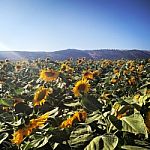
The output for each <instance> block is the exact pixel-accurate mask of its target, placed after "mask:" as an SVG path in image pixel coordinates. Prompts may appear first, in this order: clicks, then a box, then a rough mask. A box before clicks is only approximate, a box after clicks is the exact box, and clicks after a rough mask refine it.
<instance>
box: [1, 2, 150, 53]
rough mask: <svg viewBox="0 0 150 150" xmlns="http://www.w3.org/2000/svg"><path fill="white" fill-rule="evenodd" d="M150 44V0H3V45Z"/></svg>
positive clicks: (48, 48)
mask: <svg viewBox="0 0 150 150" xmlns="http://www.w3.org/2000/svg"><path fill="white" fill-rule="evenodd" d="M67 48H76V49H85V50H88V49H101V48H108V49H111V48H113V49H150V0H0V50H1V51H3V50H30V51H39V50H43V51H54V50H61V49H67Z"/></svg>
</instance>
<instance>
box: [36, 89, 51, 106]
mask: <svg viewBox="0 0 150 150" xmlns="http://www.w3.org/2000/svg"><path fill="white" fill-rule="evenodd" d="M51 93H53V89H52V88H44V87H43V86H42V87H39V88H38V89H37V91H36V92H35V95H34V99H33V104H34V106H36V105H42V104H44V103H45V100H46V98H47V97H48V94H51Z"/></svg>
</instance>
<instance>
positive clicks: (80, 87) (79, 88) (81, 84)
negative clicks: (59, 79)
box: [73, 78, 90, 97]
mask: <svg viewBox="0 0 150 150" xmlns="http://www.w3.org/2000/svg"><path fill="white" fill-rule="evenodd" d="M89 89H90V84H89V81H88V80H87V79H84V78H83V79H82V80H80V81H78V82H77V83H76V84H75V87H74V88H73V93H74V95H75V96H76V97H78V96H80V95H81V94H85V93H88V92H89Z"/></svg>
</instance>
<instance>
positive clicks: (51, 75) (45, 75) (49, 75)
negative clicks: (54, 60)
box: [40, 69, 59, 82]
mask: <svg viewBox="0 0 150 150" xmlns="http://www.w3.org/2000/svg"><path fill="white" fill-rule="evenodd" d="M58 76H59V72H57V71H54V70H53V69H43V70H42V71H41V73H40V78H41V79H43V80H44V81H46V82H49V81H53V80H56V79H57V78H58Z"/></svg>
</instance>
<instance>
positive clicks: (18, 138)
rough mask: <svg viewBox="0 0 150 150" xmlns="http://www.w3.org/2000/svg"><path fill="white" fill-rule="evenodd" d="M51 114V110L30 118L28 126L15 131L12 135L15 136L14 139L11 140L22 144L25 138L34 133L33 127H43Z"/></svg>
mask: <svg viewBox="0 0 150 150" xmlns="http://www.w3.org/2000/svg"><path fill="white" fill-rule="evenodd" d="M49 115H50V112H47V113H45V114H43V115H41V116H39V117H38V118H36V119H32V120H30V122H29V124H28V125H27V126H26V127H23V128H21V129H18V130H17V131H15V132H14V133H13V135H12V136H13V139H12V140H11V141H12V143H13V144H16V145H20V144H21V142H22V141H23V138H24V137H26V136H29V135H30V134H31V133H32V131H33V129H36V128H38V127H41V126H43V125H44V124H45V122H46V121H47V119H48V117H49Z"/></svg>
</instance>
